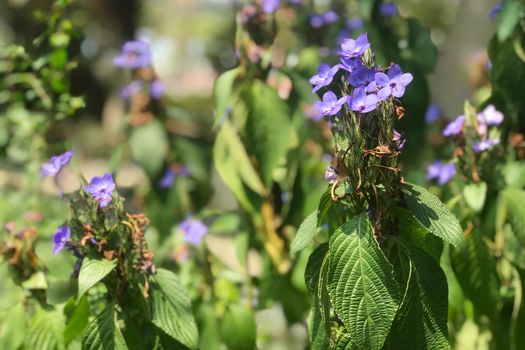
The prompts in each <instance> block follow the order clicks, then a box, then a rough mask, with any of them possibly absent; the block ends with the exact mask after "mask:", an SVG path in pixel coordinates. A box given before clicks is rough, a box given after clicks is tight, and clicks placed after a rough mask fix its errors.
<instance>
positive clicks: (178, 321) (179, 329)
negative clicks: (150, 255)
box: [149, 269, 198, 349]
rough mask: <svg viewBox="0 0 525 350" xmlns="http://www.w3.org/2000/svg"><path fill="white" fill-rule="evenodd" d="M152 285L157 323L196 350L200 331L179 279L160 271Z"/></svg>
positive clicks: (152, 299) (167, 332) (168, 272)
mask: <svg viewBox="0 0 525 350" xmlns="http://www.w3.org/2000/svg"><path fill="white" fill-rule="evenodd" d="M150 283H151V295H150V297H149V303H150V308H151V315H152V321H153V324H155V325H156V326H157V327H159V328H160V329H161V330H163V331H164V332H165V333H166V334H167V335H169V336H170V337H172V338H174V339H175V340H177V341H179V342H180V343H182V344H184V345H185V346H187V347H189V348H190V349H196V348H197V346H198V332H197V325H196V323H195V320H194V318H193V315H192V313H191V302H190V298H189V297H188V294H187V293H186V291H185V290H184V287H183V286H182V284H181V283H180V282H179V279H178V278H177V276H176V275H175V274H174V273H172V272H170V271H168V270H165V269H158V270H157V274H156V275H155V276H153V277H151V282H150Z"/></svg>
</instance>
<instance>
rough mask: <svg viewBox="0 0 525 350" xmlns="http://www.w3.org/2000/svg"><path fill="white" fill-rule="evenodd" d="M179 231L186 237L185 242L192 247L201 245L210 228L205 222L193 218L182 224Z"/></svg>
mask: <svg viewBox="0 0 525 350" xmlns="http://www.w3.org/2000/svg"><path fill="white" fill-rule="evenodd" d="M178 228H179V230H181V232H182V233H183V235H184V241H186V243H189V244H192V245H199V244H200V243H201V241H202V239H203V238H204V236H206V234H208V226H206V224H205V223H204V222H202V221H201V220H198V219H193V218H192V217H191V216H190V217H188V218H187V219H186V220H184V221H183V222H181V224H180V225H179V227H178Z"/></svg>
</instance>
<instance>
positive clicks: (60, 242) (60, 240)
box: [53, 225, 71, 255]
mask: <svg viewBox="0 0 525 350" xmlns="http://www.w3.org/2000/svg"><path fill="white" fill-rule="evenodd" d="M70 237H71V229H70V228H69V226H67V225H64V226H60V227H59V228H57V230H56V232H55V235H54V236H53V241H54V242H55V248H53V255H57V254H58V253H59V252H60V251H61V250H62V249H64V248H65V247H66V243H67V241H69V238H70Z"/></svg>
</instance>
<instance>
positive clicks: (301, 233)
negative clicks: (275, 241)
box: [290, 211, 317, 254]
mask: <svg viewBox="0 0 525 350" xmlns="http://www.w3.org/2000/svg"><path fill="white" fill-rule="evenodd" d="M316 233H317V211H314V212H313V213H311V214H310V215H308V216H307V217H306V219H304V221H303V222H302V223H301V225H300V226H299V229H298V230H297V233H296V234H295V237H294V238H293V240H292V245H291V248H290V250H291V252H292V254H294V253H297V252H298V251H300V250H302V249H304V248H306V247H307V246H308V244H310V242H312V240H313V239H314V237H315V234H316Z"/></svg>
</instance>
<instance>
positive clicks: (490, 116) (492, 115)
mask: <svg viewBox="0 0 525 350" xmlns="http://www.w3.org/2000/svg"><path fill="white" fill-rule="evenodd" d="M477 119H478V122H483V123H485V124H487V125H501V123H503V113H501V112H500V111H498V110H497V109H496V107H494V105H488V106H487V107H485V109H484V110H483V111H481V112H480V113H479V114H478V117H477Z"/></svg>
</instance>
